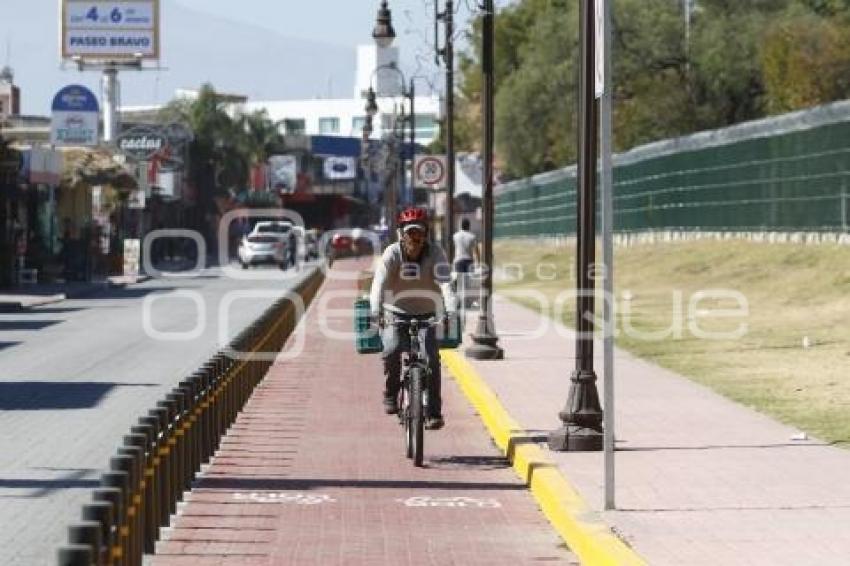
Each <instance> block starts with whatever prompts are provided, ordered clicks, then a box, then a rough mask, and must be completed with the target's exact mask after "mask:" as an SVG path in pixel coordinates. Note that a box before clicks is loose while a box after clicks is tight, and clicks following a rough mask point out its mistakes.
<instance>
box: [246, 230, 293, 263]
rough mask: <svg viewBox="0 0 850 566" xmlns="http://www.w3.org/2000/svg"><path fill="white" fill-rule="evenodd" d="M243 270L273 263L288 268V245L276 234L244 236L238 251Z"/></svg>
mask: <svg viewBox="0 0 850 566" xmlns="http://www.w3.org/2000/svg"><path fill="white" fill-rule="evenodd" d="M236 254H237V256H238V257H239V263H240V264H241V265H242V269H248V268H249V267H251V266H253V265H259V264H263V263H273V264H276V265H278V266H280V268H281V269H285V268H286V243H285V241H284V240H282V239H281V238H279V237H278V236H276V235H274V234H253V233H252V234H248V235H247V236H243V238H242V241H240V242H239V248H238V249H237V251H236Z"/></svg>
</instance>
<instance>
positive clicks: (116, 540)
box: [92, 487, 126, 565]
mask: <svg viewBox="0 0 850 566" xmlns="http://www.w3.org/2000/svg"><path fill="white" fill-rule="evenodd" d="M123 497H124V495H123V494H122V493H121V490H120V489H118V488H113V487H101V488H98V489H95V490H94V491H93V492H92V500H93V501H94V502H95V503H101V502H103V503H106V504H108V505H109V506H110V507H111V508H112V525H111V526H110V528H109V537H108V541H109V546H110V550H109V555H110V560H111V562H112V564H115V565H118V564H122V561H123V560H124V559H125V558H126V555H123V557H122V541H121V521H122V519H121V518H122V517H123V516H124V505H123Z"/></svg>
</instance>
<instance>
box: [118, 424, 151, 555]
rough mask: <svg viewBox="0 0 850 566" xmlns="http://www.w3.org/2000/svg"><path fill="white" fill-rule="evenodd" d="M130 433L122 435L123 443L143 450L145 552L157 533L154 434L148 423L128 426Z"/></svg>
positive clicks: (149, 551) (148, 549)
mask: <svg viewBox="0 0 850 566" xmlns="http://www.w3.org/2000/svg"><path fill="white" fill-rule="evenodd" d="M130 431H131V434H128V435H126V436H125V437H124V444H125V445H127V446H136V447H139V448H141V449H143V450H144V452H145V468H144V471H143V474H144V482H145V496H144V502H145V526H144V530H145V552H146V553H148V554H152V553H153V552H154V548H155V544H156V539H157V537H158V534H159V494H158V493H157V489H158V487H159V486H158V484H157V481H156V467H155V465H154V453H155V448H156V447H155V435H154V429H153V427H151V426H150V425H136V426H132V427H130Z"/></svg>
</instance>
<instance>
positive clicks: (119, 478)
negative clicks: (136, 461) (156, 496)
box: [100, 472, 133, 564]
mask: <svg viewBox="0 0 850 566" xmlns="http://www.w3.org/2000/svg"><path fill="white" fill-rule="evenodd" d="M100 485H102V486H103V487H112V488H117V489H118V490H120V493H121V495H120V497H119V501H120V502H121V505H120V507H119V514H118V519H117V521H116V524H117V525H118V532H117V536H118V543H119V545H120V547H121V553H120V556H121V558H120V563H121V564H132V563H133V562H132V560H133V555H132V554H131V550H132V549H131V539H130V525H129V515H128V510H129V509H130V496H129V493H130V476H129V475H128V474H127V472H106V473H105V474H102V475H101V477H100Z"/></svg>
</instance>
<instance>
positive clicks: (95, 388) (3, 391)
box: [0, 381, 157, 411]
mask: <svg viewBox="0 0 850 566" xmlns="http://www.w3.org/2000/svg"><path fill="white" fill-rule="evenodd" d="M156 386H157V384H155V383H110V382H90V381H79V382H65V381H2V382H0V411H44V410H72V409H88V408H91V407H94V406H96V405H97V404H99V403H100V402H101V400H102V399H103V397H104V396H105V395H106V394H107V393H109V392H110V391H112V389H114V388H116V387H156Z"/></svg>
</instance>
